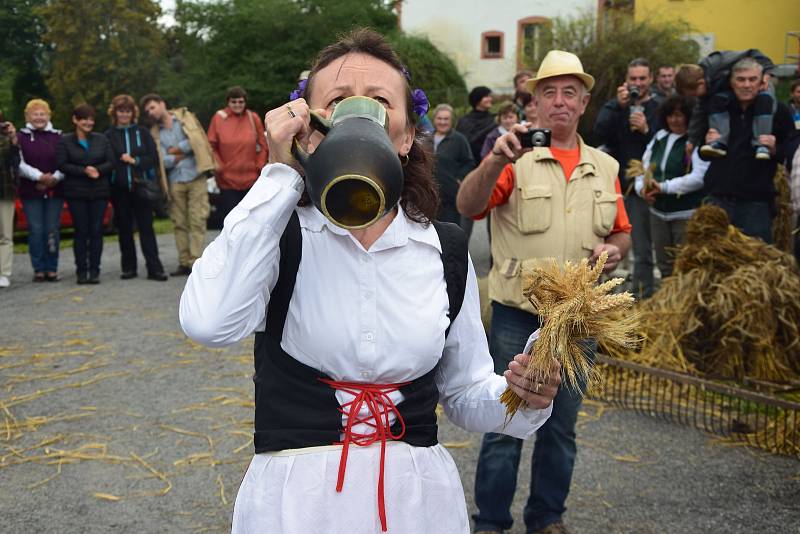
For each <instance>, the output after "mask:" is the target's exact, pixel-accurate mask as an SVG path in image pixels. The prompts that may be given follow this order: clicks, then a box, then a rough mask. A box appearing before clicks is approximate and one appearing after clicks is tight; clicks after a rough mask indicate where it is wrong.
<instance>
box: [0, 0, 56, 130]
mask: <svg viewBox="0 0 800 534" xmlns="http://www.w3.org/2000/svg"><path fill="white" fill-rule="evenodd" d="M44 3H45V0H0V43H3V46H2V51H3V52H2V54H0V107H1V108H2V109H3V111H4V113H5V116H6V118H7V119H9V120H13V121H14V122H20V121H21V120H22V118H23V108H24V106H25V102H27V100H28V99H30V98H33V97H40V98H41V97H44V98H47V97H48V94H47V88H46V87H45V83H44V78H43V77H42V73H41V71H42V64H43V58H44V53H45V52H46V47H45V46H44V44H43V43H42V41H41V36H42V33H44V26H43V22H42V20H41V18H40V17H39V16H38V15H36V14H35V12H34V11H35V8H37V7H38V6H41V5H43V4H44Z"/></svg>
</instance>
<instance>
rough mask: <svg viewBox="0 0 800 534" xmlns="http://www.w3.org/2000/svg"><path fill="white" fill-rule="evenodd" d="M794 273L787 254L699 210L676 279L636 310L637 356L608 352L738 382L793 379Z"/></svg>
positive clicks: (796, 333)
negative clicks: (638, 315) (638, 326)
mask: <svg viewBox="0 0 800 534" xmlns="http://www.w3.org/2000/svg"><path fill="white" fill-rule="evenodd" d="M799 275H800V273H798V270H797V266H796V264H795V261H794V258H793V257H791V256H789V255H788V254H785V253H783V252H781V251H780V250H778V249H777V248H775V247H773V246H770V245H767V244H765V243H764V242H763V241H761V240H759V239H754V238H751V237H748V236H745V235H744V234H742V233H741V232H740V231H739V230H738V229H736V228H734V227H733V226H731V225H729V224H728V217H727V215H726V214H725V212H724V211H723V210H722V209H720V208H718V207H716V206H703V207H701V208H699V209H698V210H697V211H696V212H695V215H694V216H693V218H692V219H691V221H690V222H689V224H688V226H687V239H686V244H685V245H684V246H682V247H681V248H680V249H679V252H678V256H677V258H676V261H675V274H674V276H672V277H670V278H667V279H665V280H664V281H663V282H662V285H661V289H660V290H659V291H658V292H657V293H656V294H655V295H654V296H653V297H652V298H651V299H649V300H647V301H645V302H642V303H641V304H640V305H639V307H638V308H639V312H640V313H641V316H642V321H641V331H640V333H641V338H642V340H643V341H642V344H641V346H640V347H639V350H638V352H624V351H622V352H619V351H616V350H615V351H614V352H616V354H613V355H615V356H617V357H621V358H623V359H627V360H633V361H637V362H639V363H643V364H646V365H650V366H653V367H660V368H667V369H671V370H676V371H682V372H686V373H690V374H695V375H707V376H710V377H721V378H726V379H735V380H737V381H743V380H744V378H745V377H749V378H754V379H758V380H766V381H771V382H785V381H790V380H793V379H797V378H798V375H799V374H800V328H798V326H799V325H800V276H799ZM604 348H607V347H604Z"/></svg>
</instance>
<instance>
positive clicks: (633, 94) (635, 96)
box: [628, 85, 642, 102]
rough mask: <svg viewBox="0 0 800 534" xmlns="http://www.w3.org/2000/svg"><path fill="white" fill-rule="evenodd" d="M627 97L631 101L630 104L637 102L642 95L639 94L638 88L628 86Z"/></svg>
mask: <svg viewBox="0 0 800 534" xmlns="http://www.w3.org/2000/svg"><path fill="white" fill-rule="evenodd" d="M628 97H629V98H630V99H631V102H636V101H638V100H639V99H640V98H641V97H642V93H640V92H639V87H638V86H636V85H629V86H628Z"/></svg>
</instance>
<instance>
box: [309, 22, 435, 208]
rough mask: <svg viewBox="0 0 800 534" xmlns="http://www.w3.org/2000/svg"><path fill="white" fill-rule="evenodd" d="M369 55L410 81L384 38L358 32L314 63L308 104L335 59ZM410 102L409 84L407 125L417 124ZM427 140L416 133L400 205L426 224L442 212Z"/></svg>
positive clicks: (344, 37)
mask: <svg viewBox="0 0 800 534" xmlns="http://www.w3.org/2000/svg"><path fill="white" fill-rule="evenodd" d="M353 53H358V54H368V55H370V56H372V57H374V58H376V59H379V60H381V61H383V62H385V63H388V64H389V65H391V66H392V67H394V68H395V69H397V70H398V71H399V72H401V73H403V79H404V80H406V81H407V80H408V77H407V71H406V70H405V67H404V66H403V63H402V62H401V61H400V58H399V57H398V56H397V53H396V52H395V51H394V50H393V49H392V47H391V45H389V43H388V42H387V41H386V39H384V37H383V36H382V35H381V34H379V33H377V32H375V31H372V30H369V29H366V28H359V29H356V30H353V31H351V32H349V33H346V34H343V35H341V36H340V37H339V40H338V41H336V42H335V43H333V44H331V45H329V46H327V47H325V48H324V49H323V50H322V51H321V52H320V53H319V55H318V56H317V58H316V60H315V61H314V66H313V67H312V68H311V71H310V72H309V75H308V84H307V85H306V88H305V90H304V91H303V93H302V94H301V96H302V97H303V98H305V99H306V100H309V97H310V95H311V91H312V89H313V87H314V76H316V74H317V73H318V72H319V71H320V70H322V69H324V68H325V67H327V66H328V65H330V64H331V63H332V62H333V61H335V60H336V59H338V58H340V57H342V56H346V55H347V54H353ZM413 109H414V108H413V102H412V99H411V87H410V86H409V85H408V83H407V82H406V120H407V124H416V117H415V116H414V111H413ZM423 143H424V137H423V134H422V132H421V131H420V130H419V129H416V133H415V136H414V142H413V144H412V145H411V150H410V151H409V153H408V161H407V162H406V161H404V166H403V175H404V181H403V192H402V193H401V194H400V205H401V206H403V210H404V211H405V213H406V216H407V217H408V218H409V219H411V220H412V221H415V222H418V223H423V224H427V223H429V222H431V221H433V220H434V219H435V218H436V214H437V213H438V211H439V189H438V187H437V186H436V183H435V182H434V180H433V159H432V158H431V155H430V153H429V152H428V151H427V150H426V149H425V147H424V144H423ZM310 202H311V201H310V199H309V197H308V195H307V194H306V193H303V198H301V199H300V205H308V204H309V203H310Z"/></svg>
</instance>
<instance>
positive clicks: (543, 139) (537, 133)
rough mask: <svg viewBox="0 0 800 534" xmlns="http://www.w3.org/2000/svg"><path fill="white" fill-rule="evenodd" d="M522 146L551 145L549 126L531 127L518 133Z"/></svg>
mask: <svg viewBox="0 0 800 534" xmlns="http://www.w3.org/2000/svg"><path fill="white" fill-rule="evenodd" d="M517 137H519V142H520V144H522V148H533V147H537V146H550V130H549V129H548V128H531V129H530V130H528V131H527V132H525V133H517Z"/></svg>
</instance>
